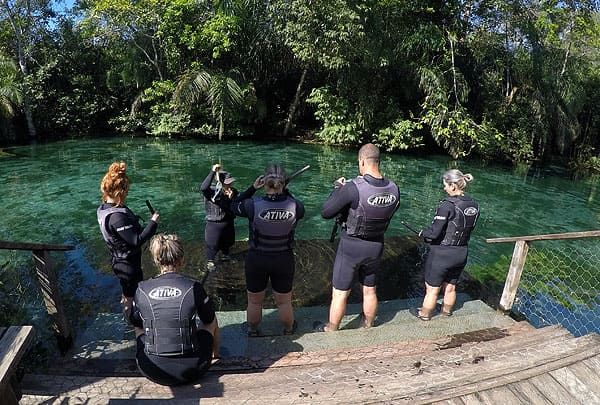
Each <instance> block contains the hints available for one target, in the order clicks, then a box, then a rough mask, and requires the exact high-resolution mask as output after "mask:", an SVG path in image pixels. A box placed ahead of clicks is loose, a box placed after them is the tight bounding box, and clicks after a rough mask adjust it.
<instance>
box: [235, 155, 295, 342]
mask: <svg viewBox="0 0 600 405" xmlns="http://www.w3.org/2000/svg"><path fill="white" fill-rule="evenodd" d="M263 186H264V190H265V195H264V196H263V197H254V198H253V197H252V196H253V195H254V193H255V192H256V190H258V189H259V188H261V187H263ZM232 207H233V212H234V213H235V214H236V215H239V216H242V217H246V218H248V222H249V228H250V229H249V232H250V235H249V240H248V242H249V244H250V249H249V250H248V254H247V255H246V263H245V273H246V290H247V293H248V307H247V310H246V318H247V322H248V331H247V332H248V336H250V337H252V336H258V335H259V330H258V325H259V324H260V322H261V320H262V307H263V301H264V299H265V292H266V289H267V284H268V282H269V280H271V288H272V290H273V295H274V296H275V304H277V309H278V312H279V320H280V321H281V323H282V324H283V327H284V329H283V334H284V335H291V334H293V333H294V332H295V330H296V327H297V322H296V321H295V319H294V310H293V307H292V287H293V283H294V272H295V268H296V267H295V266H296V264H295V260H294V251H293V246H294V232H295V229H296V225H297V224H298V221H299V220H300V219H302V218H303V217H304V205H303V204H302V202H300V201H298V200H296V199H295V198H293V197H292V196H291V194H290V192H289V191H288V190H287V178H286V175H285V171H284V170H283V167H281V166H280V165H276V164H271V165H269V166H268V167H267V168H266V170H265V174H264V175H263V176H259V177H258V178H257V179H256V180H255V181H254V184H253V185H252V186H250V187H249V188H248V189H247V190H246V191H244V192H243V193H241V194H240V195H239V196H238V199H237V200H236V201H235V202H234V203H233V206H232Z"/></svg>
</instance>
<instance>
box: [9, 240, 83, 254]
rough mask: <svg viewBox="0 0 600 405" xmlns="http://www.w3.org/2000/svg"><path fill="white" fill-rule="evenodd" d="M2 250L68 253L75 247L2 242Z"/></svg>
mask: <svg viewBox="0 0 600 405" xmlns="http://www.w3.org/2000/svg"><path fill="white" fill-rule="evenodd" d="M0 249H8V250H58V251H66V250H73V249H75V246H73V245H53V244H48V243H29V242H9V241H7V240H0Z"/></svg>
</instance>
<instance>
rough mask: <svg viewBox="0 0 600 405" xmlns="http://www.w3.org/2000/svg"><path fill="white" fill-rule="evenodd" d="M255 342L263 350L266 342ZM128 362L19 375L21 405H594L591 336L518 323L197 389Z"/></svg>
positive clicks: (596, 361)
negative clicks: (162, 381)
mask: <svg viewBox="0 0 600 405" xmlns="http://www.w3.org/2000/svg"><path fill="white" fill-rule="evenodd" d="M417 322H418V323H417ZM432 322H435V320H434V321H431V322H429V323H423V322H420V321H415V323H414V324H413V323H411V324H406V325H404V326H403V327H405V328H406V327H408V328H413V327H414V328H419V327H420V328H423V327H428V326H430V325H431V324H432ZM357 333H359V332H357ZM361 333H365V332H364V331H363V332H361ZM263 339H265V344H268V342H267V341H268V339H270V338H267V337H265V338H263ZM290 339H294V337H291V338H290ZM130 363H131V364H129V363H128V364H126V365H125V366H124V367H121V368H120V371H119V370H117V369H116V368H113V369H112V371H111V369H110V368H109V369H108V370H109V372H108V373H107V372H104V373H102V372H100V364H101V363H100V361H99V360H98V362H96V363H95V362H94V361H87V362H85V364H83V365H81V366H82V367H85V368H86V369H87V370H86V371H87V372H85V373H82V372H81V371H80V372H77V370H67V369H62V371H61V369H58V370H55V371H54V372H52V373H48V374H35V375H27V376H26V377H25V378H24V380H23V383H22V385H23V392H24V393H25V394H26V395H25V396H24V397H23V399H22V401H21V404H39V403H42V402H43V403H46V404H62V403H120V402H119V401H123V400H132V399H136V400H142V401H144V400H152V401H154V402H155V403H163V402H167V401H168V402H169V403H185V404H195V403H201V404H221V403H224V404H225V403H227V404H229V403H240V404H241V403H244V404H257V405H258V404H264V403H270V404H325V403H326V404H331V403H343V404H350V403H355V404H369V403H385V404H400V403H410V404H424V403H450V404H586V405H587V404H600V378H599V375H600V336H598V335H596V334H591V335H587V336H583V337H579V338H575V337H573V336H572V335H571V334H570V333H569V332H568V331H566V330H565V329H563V328H561V327H557V326H552V327H546V328H542V329H534V328H532V327H531V326H530V325H529V324H527V323H525V322H521V323H516V324H513V325H511V326H507V327H497V328H489V329H486V330H480V331H473V332H468V333H463V334H458V335H452V336H447V337H444V338H437V339H432V340H413V341H406V342H398V343H395V344H386V345H378V346H370V347H369V346H363V347H354V348H344V349H336V350H320V351H313V352H297V353H280V354H278V353H272V354H270V355H268V356H264V357H263V358H248V359H244V358H229V359H227V358H225V359H223V360H221V361H220V362H219V363H216V364H215V365H214V366H213V367H212V368H211V370H209V372H208V373H207V375H206V376H205V377H204V378H203V380H202V381H201V382H200V383H199V384H196V385H190V386H183V387H171V388H170V387H162V386H159V385H156V384H152V383H150V382H149V381H148V380H147V379H145V378H144V377H141V376H139V374H138V373H137V371H136V370H135V363H133V362H131V361H130ZM104 366H106V364H104ZM122 366H123V365H122ZM82 369H83V368H82ZM82 369H80V370H82ZM93 370H98V371H97V372H96V373H95V374H94V373H93V372H91V371H93ZM106 370H107V369H106V368H105V371H106Z"/></svg>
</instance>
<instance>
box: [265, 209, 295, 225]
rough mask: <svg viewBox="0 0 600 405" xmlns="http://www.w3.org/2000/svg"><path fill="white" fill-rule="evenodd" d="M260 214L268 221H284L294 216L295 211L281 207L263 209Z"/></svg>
mask: <svg viewBox="0 0 600 405" xmlns="http://www.w3.org/2000/svg"><path fill="white" fill-rule="evenodd" d="M258 216H259V217H260V218H261V219H263V220H265V221H268V222H284V221H289V220H290V219H292V218H294V213H293V212H292V211H288V210H284V209H281V208H271V209H268V210H264V211H261V212H260V214H258Z"/></svg>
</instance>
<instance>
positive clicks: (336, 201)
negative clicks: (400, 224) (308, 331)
mask: <svg viewBox="0 0 600 405" xmlns="http://www.w3.org/2000/svg"><path fill="white" fill-rule="evenodd" d="M379 163H380V155H379V148H378V147H377V146H375V145H373V144H371V143H368V144H366V145H363V146H362V147H361V148H360V150H359V151H358V171H359V173H360V175H359V176H358V177H356V178H354V179H352V180H351V181H346V179H345V178H344V177H341V178H339V179H338V180H336V181H335V183H334V187H335V188H334V190H333V192H332V193H331V195H330V196H329V198H328V199H327V201H325V203H324V204H323V208H322V209H321V216H322V217H323V218H325V219H331V218H335V217H338V218H340V221H341V222H342V223H343V224H342V227H343V229H344V230H343V232H342V234H341V236H340V242H339V245H338V248H337V253H336V256H335V262H334V265H333V280H332V285H333V288H332V293H331V294H332V296H331V306H330V308H329V322H328V323H326V324H324V323H322V322H315V324H314V325H313V327H314V329H315V330H316V331H319V332H333V331H336V330H338V328H339V326H340V323H341V321H342V318H343V317H344V314H345V313H346V302H347V300H348V296H349V295H350V290H351V286H352V281H353V279H354V275H355V274H356V273H358V281H359V283H360V284H361V286H362V293H363V313H362V317H363V319H362V326H363V327H365V328H369V327H371V326H372V325H373V322H374V321H375V316H376V314H377V305H378V300H377V292H376V285H377V272H378V271H379V269H380V267H381V256H382V254H383V244H384V233H385V231H386V230H387V227H388V225H389V223H390V221H391V219H392V216H393V215H394V213H395V212H396V210H397V209H398V206H399V204H400V191H399V189H398V186H397V185H396V184H395V183H394V182H393V181H391V180H389V179H387V178H385V177H384V176H383V175H382V174H381V172H380V171H379Z"/></svg>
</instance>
